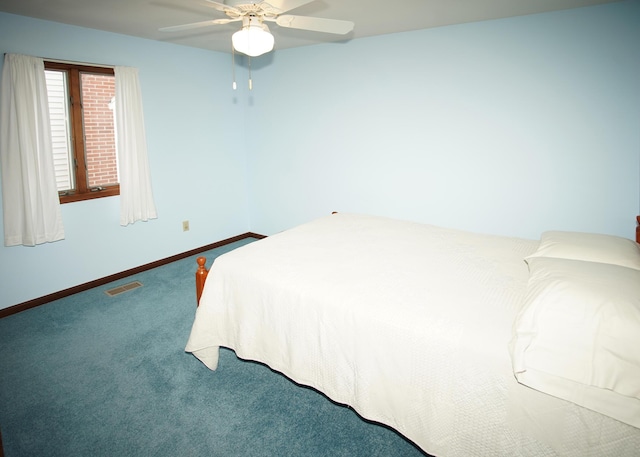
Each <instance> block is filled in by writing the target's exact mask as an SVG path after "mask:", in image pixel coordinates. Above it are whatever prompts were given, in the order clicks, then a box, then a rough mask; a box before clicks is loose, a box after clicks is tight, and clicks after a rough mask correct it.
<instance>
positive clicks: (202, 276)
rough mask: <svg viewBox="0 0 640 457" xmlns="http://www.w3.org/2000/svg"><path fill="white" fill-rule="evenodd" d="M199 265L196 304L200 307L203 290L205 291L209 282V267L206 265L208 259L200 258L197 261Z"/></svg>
mask: <svg viewBox="0 0 640 457" xmlns="http://www.w3.org/2000/svg"><path fill="white" fill-rule="evenodd" d="M196 262H197V263H198V269H197V270H196V304H197V305H198V306H199V305H200V297H201V296H202V290H203V289H204V283H205V281H206V280H207V275H208V274H209V272H208V271H207V267H206V266H205V264H206V263H207V258H206V257H198V258H197V259H196Z"/></svg>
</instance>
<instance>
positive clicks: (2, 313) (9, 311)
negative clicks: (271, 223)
mask: <svg viewBox="0 0 640 457" xmlns="http://www.w3.org/2000/svg"><path fill="white" fill-rule="evenodd" d="M245 238H258V239H261V238H265V235H259V234H257V233H253V232H247V233H243V234H242V235H236V236H234V237H231V238H227V239H225V240H221V241H217V242H215V243H211V244H207V245H206V246H202V247H199V248H196V249H191V250H190V251H186V252H183V253H180V254H176V255H172V256H171V257H167V258H164V259H160V260H156V261H155V262H151V263H147V264H146V265H141V266H139V267H135V268H131V269H129V270H125V271H121V272H120V273H115V274H112V275H109V276H105V277H104V278H100V279H96V280H93V281H89V282H87V283H84V284H80V285H77V286H74V287H70V288H68V289H64V290H61V291H59V292H54V293H52V294H49V295H45V296H43V297H38V298H34V299H33V300H29V301H26V302H23V303H19V304H17V305H13V306H10V307H8V308H4V309H0V319H2V318H3V317H7V316H11V315H13V314H16V313H19V312H21V311H25V310H27V309H31V308H35V307H36V306H40V305H44V304H45V303H49V302H51V301H54V300H58V299H60V298H64V297H68V296H69V295H73V294H77V293H78V292H83V291H85V290H89V289H93V288H94V287H98V286H102V285H104V284H107V283H110V282H112V281H117V280H119V279H122V278H126V277H127V276H131V275H134V274H138V273H141V272H143V271H147V270H151V269H152V268H157V267H161V266H162V265H166V264H168V263H171V262H175V261H176V260H182V259H185V258H187V257H191V256H192V255H196V254H200V253H201V252H205V251H209V250H211V249H215V248H219V247H222V246H225V245H227V244H231V243H235V242H236V241H240V240H244V239H245ZM193 271H194V274H195V271H196V267H195V266H194V269H193ZM0 457H1V456H0Z"/></svg>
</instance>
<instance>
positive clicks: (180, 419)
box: [0, 239, 424, 457]
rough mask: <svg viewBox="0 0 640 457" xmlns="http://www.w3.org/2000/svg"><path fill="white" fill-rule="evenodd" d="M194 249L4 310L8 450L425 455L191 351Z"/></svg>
mask: <svg viewBox="0 0 640 457" xmlns="http://www.w3.org/2000/svg"><path fill="white" fill-rule="evenodd" d="M251 241H253V240H251V239H247V240H242V241H239V242H236V243H234V244H232V245H228V246H225V247H222V248H218V249H215V250H213V251H209V252H207V253H205V255H206V256H207V258H208V263H207V264H208V265H210V264H211V262H212V260H213V259H214V258H215V257H216V256H217V255H219V254H222V253H224V252H227V251H229V250H231V249H234V248H236V247H239V246H241V245H243V244H246V243H248V242H251ZM195 257H196V256H194V257H192V258H188V259H184V260H180V261H177V262H173V263H172V264H169V265H166V266H163V267H160V268H156V269H153V270H150V271H147V272H144V273H141V274H138V275H135V276H132V277H130V278H126V279H124V280H121V281H118V282H116V283H111V284H107V285H105V286H102V287H97V288H95V289H92V290H89V291H86V292H82V293H79V294H76V295H73V296H71V297H67V298H65V299H62V300H58V301H55V302H51V303H49V304H47V305H44V306H40V307H38V308H34V309H30V310H27V311H23V312H21V313H19V314H15V315H12V316H9V317H6V318H4V319H0V429H1V431H2V442H3V445H4V453H5V456H6V457H22V456H25V457H26V456H29V457H31V456H37V457H43V456H65V457H73V456H118V457H125V456H158V457H160V456H171V457H176V456H220V457H235V456H243V457H250V456H309V457H313V456H331V457H337V456H367V457H370V456H385V457H393V456H403V457H410V456H423V455H424V454H423V453H421V452H420V451H419V450H418V449H417V448H416V447H415V446H413V445H412V444H411V443H409V442H408V441H406V440H405V439H404V438H402V437H401V436H400V435H398V434H397V433H396V432H394V431H393V430H390V429H388V428H385V427H382V426H379V425H376V424H371V423H368V422H366V421H363V420H362V419H361V418H359V417H358V415H357V414H355V413H354V412H353V411H352V410H351V409H349V408H346V407H343V406H340V405H336V404H334V403H332V402H331V401H330V400H328V399H327V398H326V397H324V396H323V395H321V394H319V393H318V392H316V391H314V390H312V389H309V388H305V387H301V386H298V385H296V384H294V383H293V382H291V381H290V380H289V379H287V378H286V377H284V376H282V375H280V374H278V373H276V372H273V371H271V370H270V369H269V368H268V367H266V366H264V365H261V364H258V363H253V362H247V361H242V360H239V359H238V358H236V356H235V354H234V353H233V352H232V351H230V350H222V351H221V356H220V365H219V368H218V370H217V371H215V372H212V371H210V370H208V369H207V368H206V367H205V366H204V365H202V363H200V362H199V361H198V360H197V359H195V358H194V357H193V356H192V355H190V354H187V353H185V352H184V346H185V344H186V341H187V338H188V336H189V331H190V328H191V324H192V322H193V316H194V312H195V289H194V272H195V268H196V263H195ZM132 281H140V282H141V283H142V284H143V286H142V287H140V288H138V289H134V290H131V291H128V292H125V293H123V294H121V295H118V296H115V297H109V296H108V295H107V294H105V290H108V289H112V288H114V287H115V286H118V285H122V284H127V283H130V282H132Z"/></svg>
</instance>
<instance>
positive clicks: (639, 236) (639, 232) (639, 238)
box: [636, 216, 640, 243]
mask: <svg viewBox="0 0 640 457" xmlns="http://www.w3.org/2000/svg"><path fill="white" fill-rule="evenodd" d="M636 243H640V216H636Z"/></svg>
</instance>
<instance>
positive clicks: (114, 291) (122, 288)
mask: <svg viewBox="0 0 640 457" xmlns="http://www.w3.org/2000/svg"><path fill="white" fill-rule="evenodd" d="M138 287H142V283H141V282H140V281H133V282H130V283H129V284H124V285H122V286H118V287H114V288H113V289H109V290H105V291H104V293H105V294H107V295H108V296H110V297H115V296H116V295H120V294H123V293H125V292H128V291H130V290H133V289H137V288H138Z"/></svg>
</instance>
